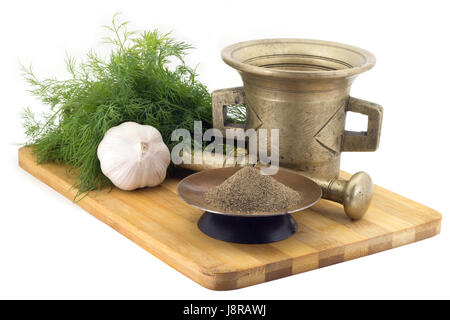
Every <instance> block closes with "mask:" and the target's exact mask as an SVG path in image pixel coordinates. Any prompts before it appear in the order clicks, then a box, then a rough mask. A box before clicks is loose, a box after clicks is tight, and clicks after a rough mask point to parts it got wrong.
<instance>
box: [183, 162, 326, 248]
mask: <svg viewBox="0 0 450 320" xmlns="http://www.w3.org/2000/svg"><path fill="white" fill-rule="evenodd" d="M177 191H178V195H179V196H180V197H181V198H182V199H183V200H184V201H185V202H187V203H188V204H189V205H191V206H194V207H196V208H199V209H201V210H203V211H205V213H204V214H203V215H202V216H201V218H200V219H199V221H198V227H199V229H200V230H201V231H202V232H204V233H205V234H207V235H208V236H210V237H213V238H216V239H219V240H223V241H230V242H237V243H267V242H273V241H279V240H282V239H285V238H287V237H289V236H290V235H292V234H293V233H295V232H296V231H297V228H298V227H297V223H296V222H295V219H294V218H293V217H292V216H291V213H294V212H298V211H301V210H304V209H306V208H309V207H311V206H313V205H314V204H315V203H316V202H317V201H318V200H319V199H320V198H321V196H322V190H321V188H320V187H319V186H318V185H317V184H316V183H315V182H314V181H312V180H310V179H308V178H306V177H304V176H302V175H299V174H296V173H293V172H291V171H287V170H283V169H281V168H280V169H279V170H278V172H277V173H276V174H274V175H271V176H269V175H264V174H262V173H261V172H260V170H259V169H257V168H254V167H251V166H246V167H242V168H240V167H232V168H221V169H211V170H205V171H201V172H198V173H195V174H192V175H190V176H188V177H186V178H184V179H183V180H182V181H180V183H179V184H178V188H177Z"/></svg>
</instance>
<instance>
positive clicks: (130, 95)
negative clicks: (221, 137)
mask: <svg viewBox="0 0 450 320" xmlns="http://www.w3.org/2000/svg"><path fill="white" fill-rule="evenodd" d="M106 28H108V29H109V31H110V32H111V34H112V37H111V38H108V39H107V40H106V42H108V43H110V44H112V46H113V48H112V50H111V53H110V55H109V57H107V58H106V59H102V58H100V57H99V56H98V55H97V54H96V53H95V52H94V51H90V52H89V53H88V54H87V57H86V59H85V61H84V62H82V63H80V64H77V63H76V62H75V60H74V59H72V58H70V57H68V58H67V59H66V65H67V70H68V72H69V75H70V77H69V79H67V80H56V79H44V80H40V79H38V78H37V77H36V76H35V75H34V73H33V71H32V69H31V67H30V68H22V70H23V72H24V77H25V79H26V81H27V82H28V83H29V85H30V86H31V90H30V92H31V93H32V94H33V95H35V96H36V97H37V98H38V99H39V100H40V101H41V102H42V103H43V104H44V105H46V106H47V107H48V110H47V111H46V112H45V113H44V115H43V116H42V117H39V119H38V118H37V117H36V116H35V114H34V113H33V112H32V110H30V109H29V108H26V109H25V110H24V111H23V113H22V119H23V126H24V128H25V134H26V136H27V142H26V144H27V145H31V146H32V147H33V152H34V153H35V155H36V156H37V159H38V162H39V163H43V162H55V163H64V164H68V165H70V167H71V169H70V171H71V174H73V175H74V176H75V177H76V181H75V184H74V187H76V188H77V189H78V195H80V194H82V193H85V192H89V191H92V190H97V189H101V188H103V187H105V186H111V182H110V181H109V180H108V178H107V177H106V176H104V175H103V173H102V172H101V169H100V163H99V160H98V159H97V147H98V145H99V143H100V141H101V140H102V139H103V136H104V134H105V132H106V131H107V130H108V129H109V128H111V127H114V126H117V125H119V124H121V123H122V122H125V121H134V122H137V123H140V124H145V125H151V126H153V127H155V128H156V129H158V130H159V131H160V132H161V134H162V137H163V140H164V142H165V143H166V145H167V146H168V147H169V149H171V148H172V147H173V144H174V143H176V142H172V141H171V139H170V137H171V133H172V131H173V130H174V129H177V128H185V129H187V130H189V131H190V132H191V133H193V129H194V128H193V125H194V120H201V121H202V122H203V129H204V130H206V129H208V128H211V127H212V120H211V96H210V94H209V92H208V90H207V88H206V87H205V86H204V85H203V84H201V83H200V82H199V81H198V80H197V75H196V73H195V70H194V69H192V68H190V67H188V66H187V65H186V64H185V62H184V60H183V58H184V56H185V54H186V51H187V50H188V49H191V46H190V45H188V44H186V43H184V42H178V41H175V40H174V39H172V38H171V37H170V34H162V33H160V32H158V31H157V30H155V31H152V32H142V33H136V32H130V31H128V29H127V23H126V22H124V23H120V22H119V21H118V19H117V16H114V18H113V21H112V25H111V26H108V27H106ZM78 195H77V196H78Z"/></svg>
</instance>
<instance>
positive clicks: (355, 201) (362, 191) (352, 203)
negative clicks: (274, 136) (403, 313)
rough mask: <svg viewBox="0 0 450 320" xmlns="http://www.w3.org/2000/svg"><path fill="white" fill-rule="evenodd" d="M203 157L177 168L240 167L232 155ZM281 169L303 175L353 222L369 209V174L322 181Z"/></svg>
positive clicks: (196, 169)
mask: <svg viewBox="0 0 450 320" xmlns="http://www.w3.org/2000/svg"><path fill="white" fill-rule="evenodd" d="M243 156H244V157H245V160H244V161H243V164H245V163H248V156H247V155H243ZM203 157H204V158H205V157H208V159H207V161H205V162H206V163H202V164H190V163H188V162H183V163H182V164H180V165H179V166H180V167H182V168H185V169H189V170H193V171H203V170H207V169H217V168H224V167H235V166H239V165H241V164H237V159H238V158H237V157H235V156H234V155H233V156H228V157H227V158H226V161H223V160H220V159H217V158H215V157H214V156H212V155H209V154H207V153H204V154H203ZM189 162H190V161H189ZM243 164H242V165H243ZM256 166H257V167H261V164H259V163H258V164H257V165H256ZM283 169H284V170H288V171H292V172H295V173H297V174H301V175H304V176H305V177H307V178H309V179H311V180H313V181H314V182H315V183H317V184H318V185H319V186H320V188H321V189H322V198H323V199H327V200H331V201H334V202H337V203H340V204H342V205H343V206H344V211H345V214H346V215H347V216H348V217H349V218H351V219H353V220H358V219H361V218H362V217H363V216H364V214H365V213H366V211H367V209H368V208H369V205H370V201H371V200H372V195H373V183H372V179H371V178H370V176H369V174H367V173H366V172H362V171H360V172H357V173H355V174H354V175H352V176H351V177H350V179H349V180H344V179H336V178H334V179H331V180H324V179H320V178H316V177H312V176H310V175H309V174H307V173H305V172H302V171H297V170H293V169H287V168H283Z"/></svg>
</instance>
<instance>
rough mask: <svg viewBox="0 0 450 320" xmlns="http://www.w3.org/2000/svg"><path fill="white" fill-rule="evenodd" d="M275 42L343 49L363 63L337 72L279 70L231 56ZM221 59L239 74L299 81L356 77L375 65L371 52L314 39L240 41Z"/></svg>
mask: <svg viewBox="0 0 450 320" xmlns="http://www.w3.org/2000/svg"><path fill="white" fill-rule="evenodd" d="M277 42H282V43H283V42H285V43H295V42H299V43H306V44H307V43H311V44H316V45H317V44H319V45H323V46H328V47H336V48H339V49H344V50H348V51H351V52H353V53H356V54H358V55H360V56H362V57H363V58H364V62H363V63H362V64H360V65H357V66H352V67H351V68H345V69H337V70H332V71H330V70H314V71H311V70H280V69H274V68H265V67H259V66H255V65H251V64H248V63H245V62H241V61H239V60H238V59H236V58H235V57H234V56H233V54H234V52H236V51H237V50H240V49H243V48H246V47H249V46H256V45H262V44H274V43H277ZM221 55H222V59H223V61H224V62H225V63H226V64H228V65H229V66H230V67H232V68H234V69H236V70H237V71H238V72H240V73H248V74H253V75H257V76H264V77H275V78H288V79H301V78H348V77H351V76H356V75H358V74H360V73H362V72H365V71H367V70H370V69H371V68H372V67H373V66H374V65H375V63H376V58H375V55H374V54H372V53H371V52H369V51H367V50H365V49H362V48H359V47H355V46H352V45H348V44H344V43H339V42H332V41H324V40H314V39H300V38H271V39H258V40H249V41H242V42H237V43H234V44H231V45H229V46H227V47H225V48H224V49H223V50H222V53H221Z"/></svg>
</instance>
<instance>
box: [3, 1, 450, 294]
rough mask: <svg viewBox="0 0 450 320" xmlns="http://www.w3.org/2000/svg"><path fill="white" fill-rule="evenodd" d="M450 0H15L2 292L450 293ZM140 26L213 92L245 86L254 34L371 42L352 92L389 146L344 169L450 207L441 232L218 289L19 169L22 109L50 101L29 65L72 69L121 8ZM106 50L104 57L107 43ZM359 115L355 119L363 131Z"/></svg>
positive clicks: (8, 34) (6, 38) (54, 73)
mask: <svg viewBox="0 0 450 320" xmlns="http://www.w3.org/2000/svg"><path fill="white" fill-rule="evenodd" d="M446 2H447V1H431V0H429V1H423V2H417V1H370V2H369V1H367V2H364V1H281V0H277V1H242V0H240V1H231V0H227V1H169V0H165V1H131V0H126V1H124V0H122V1H111V0H110V1H92V0H91V1H82V0H78V1H43V0H40V1H18V0H15V1H7V2H3V3H2V5H1V9H0V24H1V25H0V35H1V36H0V41H1V42H0V48H1V49H0V99H1V100H0V101H1V106H0V107H1V115H2V116H1V126H0V130H1V134H0V139H1V148H2V153H1V155H2V156H1V158H0V161H1V165H0V168H1V180H0V188H1V192H0V199H1V201H0V206H1V207H0V298H148V299H152V298H160V299H170V298H177V299H178V298H179V299H181V298H185V299H197V298H199V299H200V298H204V299H241V298H245V299H312V298H324V299H328V298H344V299H345V298H388V299H389V298H450V293H449V288H450V279H449V270H450V263H449V262H450V258H449V233H448V229H449V223H450V222H449V219H448V217H447V215H446V214H447V211H448V198H449V186H450V183H449V178H450V176H449V161H448V160H449V158H448V156H449V152H448V148H449V138H450V136H449V133H448V132H449V126H450V123H449V121H450V106H449V92H450V83H449V75H450V63H449V59H450V37H449V30H450V17H449V12H450V10H449V8H448V7H446ZM117 11H120V12H122V14H123V19H126V20H130V21H131V22H132V24H131V26H132V27H134V28H137V29H139V30H143V29H154V28H159V29H160V30H161V31H169V30H174V36H175V37H176V38H178V39H181V40H185V41H188V42H190V43H191V44H193V45H194V46H195V47H196V48H197V49H196V50H193V51H191V54H190V56H189V59H188V61H189V62H190V63H191V64H194V65H195V64H197V63H199V68H198V72H199V74H200V79H201V81H203V82H204V83H205V84H206V85H207V86H208V88H209V89H210V90H211V91H212V90H215V89H219V88H225V87H230V86H236V85H240V83H241V81H240V78H239V76H238V74H237V72H236V71H235V70H233V69H231V68H230V67H228V66H227V65H225V64H224V63H223V62H222V60H221V58H220V51H221V49H222V48H223V47H224V46H226V45H228V44H231V43H234V42H237V41H243V40H250V39H258V38H270V37H297V38H312V39H322V40H330V41H337V42H343V43H348V44H352V45H356V46H359V47H362V48H364V49H367V50H369V51H372V52H373V53H375V55H376V56H377V65H376V66H375V68H374V69H372V70H371V71H369V72H367V73H365V74H363V75H361V76H360V77H359V78H358V79H357V80H356V81H355V83H354V85H353V88H352V95H353V96H355V97H358V98H362V99H365V100H370V101H373V102H376V103H379V104H381V105H383V106H384V110H385V113H384V122H383V130H382V140H381V144H380V148H379V150H378V151H377V152H375V153H351V154H349V153H347V154H344V155H343V157H342V168H343V169H344V170H347V171H349V172H356V171H359V170H365V171H367V172H369V173H370V175H371V176H372V178H373V180H374V181H375V183H377V184H379V185H382V186H384V187H387V188H389V189H390V190H393V191H395V192H397V193H400V194H402V195H404V196H407V197H409V198H411V199H414V200H416V201H418V202H421V203H424V204H425V205H428V206H430V207H432V208H434V209H436V210H438V211H440V212H441V213H443V221H442V232H441V234H440V235H438V236H436V237H434V238H431V239H427V240H425V241H421V242H418V243H414V244H411V245H407V246H404V247H400V248H397V249H394V250H389V251H386V252H382V253H378V254H375V255H372V256H368V257H365V258H361V259H357V260H353V261H349V262H345V263H341V264H338V265H334V266H331V267H327V268H323V269H320V270H315V271H311V272H307V273H303V274H300V275H296V276H291V277H288V278H284V279H280V280H276V281H273V282H270V283H265V284H261V285H257V286H253V287H249V288H245V289H241V290H235V291H229V292H215V291H211V290H208V289H204V288H203V287H201V286H199V285H197V284H196V283H195V282H193V281H191V280H190V279H188V278H186V277H185V276H183V275H181V274H180V273H178V272H177V271H175V270H173V269H172V268H170V267H169V266H167V265H166V264H164V263H163V262H161V261H159V260H158V259H156V258H155V257H153V256H152V255H151V254H149V253H148V252H146V251H145V250H143V249H141V248H140V247H138V246H137V245H135V244H134V243H133V242H131V241H129V240H128V239H126V238H125V237H123V236H122V235H120V234H119V233H117V232H116V231H114V230H113V229H111V228H109V227H108V226H106V225H105V224H103V223H101V222H100V221H98V220H96V219H95V218H94V217H92V216H90V215H89V214H87V213H86V212H84V211H83V210H82V209H80V208H79V207H77V206H76V205H75V204H73V203H72V202H71V201H69V200H67V199H65V198H64V197H62V196H61V195H59V194H58V193H57V192H55V191H53V190H52V189H50V188H49V187H47V186H46V185H44V184H43V183H41V182H39V181H38V180H36V179H35V178H33V177H31V176H30V175H29V174H27V173H26V172H24V171H23V170H21V169H20V168H19V167H18V165H17V149H18V144H19V143H21V142H23V141H24V136H23V131H22V128H21V125H20V119H19V116H18V115H19V112H20V111H21V109H22V108H23V107H25V106H31V107H32V108H35V109H38V110H39V103H38V102H37V101H36V100H35V99H34V98H33V97H31V96H30V95H29V94H28V93H27V91H26V89H27V86H26V84H25V83H24V81H23V80H22V78H21V76H20V72H19V64H20V63H23V64H25V65H28V64H30V63H33V66H34V69H35V71H36V73H37V74H38V75H39V76H43V77H57V78H61V77H64V76H65V68H64V57H65V55H66V52H67V53H70V54H71V55H73V56H75V57H78V58H82V57H83V55H84V53H86V52H87V51H88V50H89V49H90V48H95V47H98V44H99V41H100V39H101V37H103V36H104V35H105V32H104V30H103V29H102V28H101V26H102V25H105V24H108V23H109V22H110V20H111V18H112V15H113V13H115V12H117ZM104 50H105V49H102V48H101V47H100V49H99V51H100V52H106V51H104ZM357 120H360V119H359V118H350V119H349V127H350V128H352V129H355V128H357V129H358V128H359V127H361V126H362V125H361V124H359V123H358V121H357Z"/></svg>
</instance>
